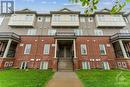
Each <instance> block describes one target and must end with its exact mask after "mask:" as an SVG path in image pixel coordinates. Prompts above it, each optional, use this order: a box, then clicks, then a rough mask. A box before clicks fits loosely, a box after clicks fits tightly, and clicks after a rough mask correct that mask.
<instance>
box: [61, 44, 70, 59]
mask: <svg viewBox="0 0 130 87" xmlns="http://www.w3.org/2000/svg"><path fill="white" fill-rule="evenodd" d="M59 57H60V58H65V59H68V58H71V57H72V51H71V47H70V46H60V48H59Z"/></svg>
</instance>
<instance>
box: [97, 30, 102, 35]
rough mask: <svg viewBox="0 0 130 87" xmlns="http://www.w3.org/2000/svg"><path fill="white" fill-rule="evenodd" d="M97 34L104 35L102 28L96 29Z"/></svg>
mask: <svg viewBox="0 0 130 87" xmlns="http://www.w3.org/2000/svg"><path fill="white" fill-rule="evenodd" d="M95 35H103V31H102V30H95Z"/></svg>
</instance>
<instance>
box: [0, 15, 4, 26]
mask: <svg viewBox="0 0 130 87" xmlns="http://www.w3.org/2000/svg"><path fill="white" fill-rule="evenodd" d="M3 20H4V16H0V25H1V24H2V22H3Z"/></svg>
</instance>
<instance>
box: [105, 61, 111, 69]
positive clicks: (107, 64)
mask: <svg viewBox="0 0 130 87" xmlns="http://www.w3.org/2000/svg"><path fill="white" fill-rule="evenodd" d="M103 69H105V70H110V66H109V63H108V62H103Z"/></svg>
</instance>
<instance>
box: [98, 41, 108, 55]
mask: <svg viewBox="0 0 130 87" xmlns="http://www.w3.org/2000/svg"><path fill="white" fill-rule="evenodd" d="M99 50H100V54H101V55H106V48H105V45H104V44H99Z"/></svg>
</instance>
